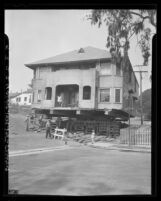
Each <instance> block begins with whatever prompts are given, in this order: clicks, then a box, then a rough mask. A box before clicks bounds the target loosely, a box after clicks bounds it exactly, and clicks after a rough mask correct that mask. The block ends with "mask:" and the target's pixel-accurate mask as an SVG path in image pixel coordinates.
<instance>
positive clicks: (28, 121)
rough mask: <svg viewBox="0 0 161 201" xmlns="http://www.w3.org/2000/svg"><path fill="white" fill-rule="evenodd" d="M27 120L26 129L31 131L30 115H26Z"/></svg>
mask: <svg viewBox="0 0 161 201" xmlns="http://www.w3.org/2000/svg"><path fill="white" fill-rule="evenodd" d="M25 122H26V131H29V124H30V116H29V115H27V116H26V119H25Z"/></svg>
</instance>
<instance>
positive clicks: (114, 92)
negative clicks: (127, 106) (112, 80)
mask: <svg viewBox="0 0 161 201" xmlns="http://www.w3.org/2000/svg"><path fill="white" fill-rule="evenodd" d="M118 89H119V90H120V102H116V90H118ZM114 90H115V91H114V93H115V99H114V100H115V103H122V99H121V94H122V90H121V88H119V87H118V88H115V89H114Z"/></svg>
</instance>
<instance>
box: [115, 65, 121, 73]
mask: <svg viewBox="0 0 161 201" xmlns="http://www.w3.org/2000/svg"><path fill="white" fill-rule="evenodd" d="M116 75H118V76H120V75H121V65H120V64H116Z"/></svg>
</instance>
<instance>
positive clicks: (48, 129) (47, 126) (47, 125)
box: [46, 119, 51, 138]
mask: <svg viewBox="0 0 161 201" xmlns="http://www.w3.org/2000/svg"><path fill="white" fill-rule="evenodd" d="M50 132H51V123H50V119H48V120H47V122H46V138H48V136H49V138H51V133H50Z"/></svg>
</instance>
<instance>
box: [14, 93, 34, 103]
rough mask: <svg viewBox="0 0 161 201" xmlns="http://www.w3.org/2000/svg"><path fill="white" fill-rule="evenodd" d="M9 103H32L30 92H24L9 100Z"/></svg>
mask: <svg viewBox="0 0 161 201" xmlns="http://www.w3.org/2000/svg"><path fill="white" fill-rule="evenodd" d="M10 102H11V104H18V105H31V104H32V93H27V92H24V93H22V94H20V95H18V96H16V97H14V98H12V99H11V100H10Z"/></svg>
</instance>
